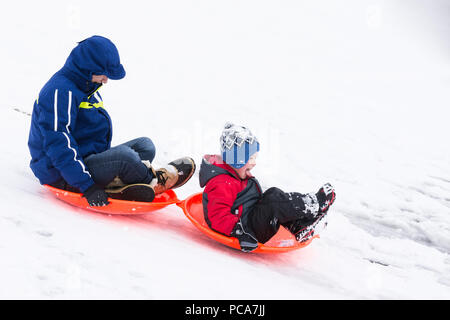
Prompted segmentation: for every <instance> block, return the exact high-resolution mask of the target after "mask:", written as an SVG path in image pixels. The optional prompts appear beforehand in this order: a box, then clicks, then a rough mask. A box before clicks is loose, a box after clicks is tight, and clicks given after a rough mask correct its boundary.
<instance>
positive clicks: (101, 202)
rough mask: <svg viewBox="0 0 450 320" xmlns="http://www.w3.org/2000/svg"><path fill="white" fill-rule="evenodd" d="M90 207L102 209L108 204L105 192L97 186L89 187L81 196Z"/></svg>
mask: <svg viewBox="0 0 450 320" xmlns="http://www.w3.org/2000/svg"><path fill="white" fill-rule="evenodd" d="M83 197H85V198H86V199H87V202H88V203H89V205H90V206H91V207H102V206H106V205H108V204H109V201H108V195H107V194H106V192H105V190H104V189H103V188H102V187H100V186H99V185H97V184H95V183H94V184H93V185H92V186H90V187H89V188H88V189H87V190H86V191H85V192H84V194H83Z"/></svg>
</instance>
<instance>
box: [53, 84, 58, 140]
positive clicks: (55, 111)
mask: <svg viewBox="0 0 450 320" xmlns="http://www.w3.org/2000/svg"><path fill="white" fill-rule="evenodd" d="M53 108H54V113H55V125H54V130H55V131H58V89H56V90H55V104H54V106H53Z"/></svg>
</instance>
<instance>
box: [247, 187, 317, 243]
mask: <svg viewBox="0 0 450 320" xmlns="http://www.w3.org/2000/svg"><path fill="white" fill-rule="evenodd" d="M295 198H297V199H296V200H293V197H292V196H291V195H290V194H289V193H286V192H283V191H282V190H280V189H278V188H275V187H273V188H270V189H267V190H266V192H264V194H263V195H262V198H261V200H260V201H259V202H258V203H257V204H256V205H255V207H254V208H253V209H252V211H250V212H249V214H248V225H249V227H250V228H251V230H252V231H253V233H254V235H255V237H256V239H257V240H258V242H260V243H265V242H267V241H269V240H270V238H272V237H273V236H274V235H275V234H276V233H277V232H278V230H279V228H280V225H284V224H287V223H289V222H292V221H294V220H300V221H301V225H303V226H305V227H306V226H308V225H310V224H312V223H313V222H314V221H315V220H314V217H312V216H311V215H307V214H304V213H303V212H302V211H301V210H298V209H297V210H296V209H295V207H299V204H296V203H295V201H301V200H299V199H298V198H299V197H295ZM303 207H304V205H303Z"/></svg>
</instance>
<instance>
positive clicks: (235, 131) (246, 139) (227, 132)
mask: <svg viewBox="0 0 450 320" xmlns="http://www.w3.org/2000/svg"><path fill="white" fill-rule="evenodd" d="M220 150H221V151H222V159H223V161H224V162H225V163H226V164H228V165H230V166H232V167H233V168H235V169H239V168H242V167H243V166H245V164H246V163H247V162H248V160H249V159H250V157H251V156H252V155H253V154H254V153H256V152H258V151H259V142H258V140H257V139H256V137H255V136H254V135H253V133H252V132H251V131H250V130H249V129H248V128H246V127H243V126H239V125H235V124H233V123H230V122H227V123H226V124H225V126H224V128H223V131H222V135H221V137H220Z"/></svg>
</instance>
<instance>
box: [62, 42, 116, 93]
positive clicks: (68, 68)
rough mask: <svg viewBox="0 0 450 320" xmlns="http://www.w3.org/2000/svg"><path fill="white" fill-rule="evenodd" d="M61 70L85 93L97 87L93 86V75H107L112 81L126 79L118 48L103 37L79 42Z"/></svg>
mask: <svg viewBox="0 0 450 320" xmlns="http://www.w3.org/2000/svg"><path fill="white" fill-rule="evenodd" d="M61 70H62V71H63V72H64V73H65V74H67V75H68V76H69V78H71V80H73V81H74V82H75V83H76V84H77V86H78V87H79V88H80V89H81V90H83V91H85V92H86V91H90V90H92V87H93V86H95V85H96V84H95V85H92V82H91V80H92V75H105V76H107V77H108V78H109V79H112V80H119V79H122V78H123V77H125V69H124V67H123V66H122V64H121V63H120V57H119V52H118V50H117V48H116V46H115V45H114V43H112V42H111V40H109V39H107V38H105V37H102V36H92V37H90V38H87V39H85V40H83V41H81V42H79V43H78V45H77V46H76V47H75V48H73V50H72V52H71V53H70V55H69V57H68V58H67V60H66V63H65V64H64V66H63V68H62V69H61Z"/></svg>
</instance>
